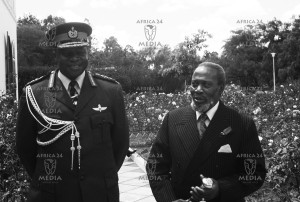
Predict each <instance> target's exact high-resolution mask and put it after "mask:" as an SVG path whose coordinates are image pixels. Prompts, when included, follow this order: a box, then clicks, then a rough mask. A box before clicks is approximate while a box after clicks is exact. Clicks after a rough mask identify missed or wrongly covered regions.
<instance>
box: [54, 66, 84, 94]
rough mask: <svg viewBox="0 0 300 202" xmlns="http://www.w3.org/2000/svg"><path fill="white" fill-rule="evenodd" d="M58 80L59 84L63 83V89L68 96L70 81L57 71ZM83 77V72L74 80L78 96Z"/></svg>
mask: <svg viewBox="0 0 300 202" xmlns="http://www.w3.org/2000/svg"><path fill="white" fill-rule="evenodd" d="M57 76H58V78H59V79H60V80H61V82H62V83H63V85H64V87H65V89H66V90H67V91H68V93H69V95H70V89H69V84H70V82H71V80H70V79H69V78H68V77H66V76H65V75H63V74H62V73H61V72H60V71H58V74H57ZM84 77H85V71H83V72H82V74H80V75H79V76H78V77H77V78H76V79H75V80H76V81H77V84H78V85H75V89H76V91H77V93H78V94H80V90H81V87H82V84H83V79H84Z"/></svg>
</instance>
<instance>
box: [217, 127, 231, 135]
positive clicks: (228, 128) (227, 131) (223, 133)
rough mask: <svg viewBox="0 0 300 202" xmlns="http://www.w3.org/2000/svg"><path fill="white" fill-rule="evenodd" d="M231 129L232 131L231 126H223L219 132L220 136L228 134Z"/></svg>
mask: <svg viewBox="0 0 300 202" xmlns="http://www.w3.org/2000/svg"><path fill="white" fill-rule="evenodd" d="M231 131H232V128H231V127H230V126H229V127H227V128H225V129H224V130H223V131H222V132H221V133H220V134H221V135H222V136H225V135H228V134H229V133H230V132H231Z"/></svg>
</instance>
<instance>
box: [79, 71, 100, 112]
mask: <svg viewBox="0 0 300 202" xmlns="http://www.w3.org/2000/svg"><path fill="white" fill-rule="evenodd" d="M96 89H97V88H95V87H92V86H91V85H90V82H89V80H88V75H87V74H86V75H85V77H84V80H83V84H82V89H81V91H80V95H79V97H78V105H77V107H76V110H75V114H78V113H79V112H80V111H81V110H82V109H83V108H84V107H85V105H86V104H87V103H88V102H89V100H90V99H92V98H93V97H94V96H95V95H96V92H97V91H96Z"/></svg>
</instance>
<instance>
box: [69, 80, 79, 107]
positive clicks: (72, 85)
mask: <svg viewBox="0 0 300 202" xmlns="http://www.w3.org/2000/svg"><path fill="white" fill-rule="evenodd" d="M76 85H77V81H75V80H72V81H71V82H70V84H69V88H70V96H71V99H72V102H73V105H74V106H76V105H77V101H78V92H77V91H76V89H75V86H76Z"/></svg>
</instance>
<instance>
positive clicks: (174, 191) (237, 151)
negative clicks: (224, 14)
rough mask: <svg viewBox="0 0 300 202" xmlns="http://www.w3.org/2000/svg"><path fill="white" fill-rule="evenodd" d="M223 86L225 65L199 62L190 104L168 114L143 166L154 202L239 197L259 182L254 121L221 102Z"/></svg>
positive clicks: (225, 201) (231, 201) (221, 201)
mask: <svg viewBox="0 0 300 202" xmlns="http://www.w3.org/2000/svg"><path fill="white" fill-rule="evenodd" d="M224 87H225V72H224V69H223V68H222V67H221V66H220V65H217V64H215V63H210V62H205V63H201V64H200V65H199V66H198V67H197V68H196V70H195V71H194V73H193V76H192V83H191V96H192V103H191V105H190V106H186V107H183V108H179V109H175V110H173V111H171V112H169V113H168V114H166V116H165V118H164V120H163V123H162V126H161V128H160V130H159V132H158V135H157V137H156V139H155V141H154V143H153V145H152V148H151V151H150V154H149V158H148V160H147V165H146V169H147V173H148V179H149V182H150V186H151V189H152V192H153V195H154V197H155V198H156V200H157V201H159V202H170V201H186V200H187V201H204V200H206V201H212V202H240V201H244V199H243V198H244V197H245V196H247V195H249V194H250V193H252V192H254V191H256V190H257V189H259V188H260V187H261V186H262V184H263V182H264V179H265V174H266V169H265V162H264V155H263V152H262V149H261V145H260V142H259V139H258V134H257V130H256V126H255V123H254V121H253V120H252V119H251V118H249V117H247V116H245V115H242V114H240V113H238V112H237V111H235V110H233V109H231V108H229V107H226V106H225V105H224V104H223V103H222V101H220V97H221V94H222V92H223V90H224ZM200 175H201V177H200ZM203 178H204V179H203ZM207 182H208V184H209V185H207Z"/></svg>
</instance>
